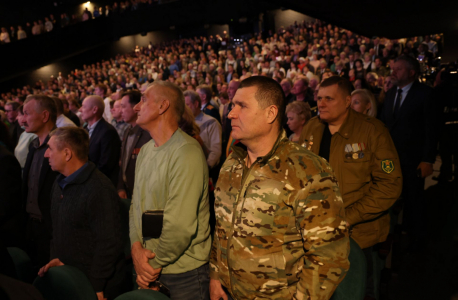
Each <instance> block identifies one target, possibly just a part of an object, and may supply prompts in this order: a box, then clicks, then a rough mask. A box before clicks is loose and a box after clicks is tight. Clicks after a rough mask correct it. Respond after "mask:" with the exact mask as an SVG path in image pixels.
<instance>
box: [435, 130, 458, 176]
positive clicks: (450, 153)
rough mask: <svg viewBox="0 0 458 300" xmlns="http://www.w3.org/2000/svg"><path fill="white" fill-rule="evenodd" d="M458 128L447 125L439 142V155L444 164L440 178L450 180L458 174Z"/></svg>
mask: <svg viewBox="0 0 458 300" xmlns="http://www.w3.org/2000/svg"><path fill="white" fill-rule="evenodd" d="M457 131H458V126H456V127H452V125H445V128H444V130H443V132H442V135H441V138H440V140H439V154H440V156H441V160H442V164H441V169H440V175H439V177H440V178H441V179H444V180H450V179H452V177H453V176H455V179H456V176H457V174H458V132H457Z"/></svg>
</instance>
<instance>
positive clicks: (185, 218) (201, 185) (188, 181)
mask: <svg viewBox="0 0 458 300" xmlns="http://www.w3.org/2000/svg"><path fill="white" fill-rule="evenodd" d="M184 107H185V103H184V96H183V93H182V92H181V90H180V89H179V88H178V87H177V86H176V85H174V84H172V83H169V82H164V81H161V82H155V83H153V84H152V85H151V86H150V87H148V89H147V90H146V91H145V93H144V94H143V96H142V100H141V101H140V102H139V103H138V104H137V105H136V106H135V107H134V110H135V111H136V112H137V113H138V119H137V124H138V125H139V126H140V127H142V128H143V129H144V130H146V131H148V132H149V133H150V134H151V137H152V140H151V141H150V142H148V143H146V144H145V145H144V146H143V147H142V149H141V151H140V153H139V156H138V159H137V166H136V174H135V185H134V191H133V199H132V206H131V210H130V239H131V243H132V259H133V262H134V266H135V270H136V272H137V283H138V285H139V286H140V287H141V288H148V285H150V283H153V282H155V281H156V280H159V281H160V282H161V283H162V284H164V285H165V286H167V287H168V288H169V290H170V294H171V299H180V300H182V299H192V300H194V299H209V288H208V287H209V277H208V272H209V269H208V261H209V254H210V248H211V239H210V225H209V215H210V214H209V202H208V168H207V163H206V159H205V156H204V154H203V151H202V148H201V146H200V144H199V143H198V142H197V141H196V140H195V139H194V138H192V137H190V136H189V135H187V134H186V133H184V132H183V131H181V129H179V128H178V122H179V120H180V119H181V116H182V115H183V112H184ZM156 209H163V210H164V221H163V226H162V233H161V236H160V237H159V238H157V239H149V240H146V241H143V240H142V223H141V222H142V214H143V212H145V211H146V210H156ZM143 242H144V244H143V245H142V243H143ZM158 278H159V279H158Z"/></svg>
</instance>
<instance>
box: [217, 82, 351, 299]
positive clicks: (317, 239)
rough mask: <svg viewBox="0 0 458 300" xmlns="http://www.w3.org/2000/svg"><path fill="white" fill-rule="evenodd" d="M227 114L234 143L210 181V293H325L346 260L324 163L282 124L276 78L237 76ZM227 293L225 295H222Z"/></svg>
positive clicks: (334, 192)
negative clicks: (215, 179) (239, 78)
mask: <svg viewBox="0 0 458 300" xmlns="http://www.w3.org/2000/svg"><path fill="white" fill-rule="evenodd" d="M233 103H234V108H233V110H232V111H231V113H230V114H229V118H230V119H231V121H232V130H233V131H232V135H233V137H234V138H235V139H239V140H240V141H241V142H242V144H243V145H244V146H246V150H244V149H243V148H242V147H234V148H233V152H232V154H231V155H230V156H229V157H228V158H227V160H226V162H225V163H224V165H223V167H222V168H221V172H220V176H219V179H218V184H217V186H216V191H215V196H216V202H215V213H216V230H215V237H214V241H213V246H212V252H211V258H210V267H211V270H210V278H211V280H210V296H211V299H212V300H219V299H221V298H222V299H224V300H226V299H228V296H227V295H226V293H225V292H224V289H223V287H224V288H225V289H226V290H227V291H228V292H229V294H230V296H231V297H233V298H234V299H320V300H321V299H329V298H330V297H331V296H332V293H333V292H334V290H335V288H336V287H337V285H338V284H339V283H340V282H341V281H342V279H343V278H344V277H345V274H346V271H347V270H348V268H349V262H348V253H349V238H348V231H347V227H346V222H345V218H344V214H345V212H344V208H343V202H342V197H341V195H340V191H339V188H338V186H337V181H336V179H335V176H334V174H333V171H332V169H331V167H330V166H329V164H328V163H327V162H326V161H325V160H323V159H321V158H320V157H318V156H317V155H315V154H313V153H311V152H310V151H307V150H306V149H304V148H302V147H300V146H299V145H297V144H294V143H292V142H290V141H288V139H287V137H286V135H285V133H284V132H281V131H280V130H281V126H280V124H282V118H283V116H284V115H285V99H284V95H283V93H282V90H281V86H280V85H279V84H278V83H277V82H275V81H274V80H272V79H269V78H266V77H261V76H256V77H250V78H248V79H246V80H244V81H243V82H242V83H241V85H240V87H239V89H238V91H237V93H236V95H235V97H234V99H233ZM229 299H230V298H229Z"/></svg>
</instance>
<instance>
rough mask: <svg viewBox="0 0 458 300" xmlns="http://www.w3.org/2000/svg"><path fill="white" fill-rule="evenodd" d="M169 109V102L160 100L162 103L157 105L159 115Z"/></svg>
mask: <svg viewBox="0 0 458 300" xmlns="http://www.w3.org/2000/svg"><path fill="white" fill-rule="evenodd" d="M169 107H170V101H169V100H168V99H164V100H162V103H161V104H159V114H160V115H162V114H164V113H165V112H166V111H167V110H168V109H169Z"/></svg>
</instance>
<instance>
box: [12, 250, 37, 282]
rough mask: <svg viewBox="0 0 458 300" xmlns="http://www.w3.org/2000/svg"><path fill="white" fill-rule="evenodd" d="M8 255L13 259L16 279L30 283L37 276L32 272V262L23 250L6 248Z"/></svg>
mask: <svg viewBox="0 0 458 300" xmlns="http://www.w3.org/2000/svg"><path fill="white" fill-rule="evenodd" d="M7 250H8V253H9V255H10V256H11V258H12V259H13V263H14V268H15V269H16V275H17V279H19V280H20V281H23V282H27V283H32V281H33V279H34V278H35V276H36V275H37V274H36V273H35V274H34V272H33V266H32V261H31V260H30V257H29V256H28V255H27V253H25V251H24V250H22V249H20V248H16V247H9V248H7Z"/></svg>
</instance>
